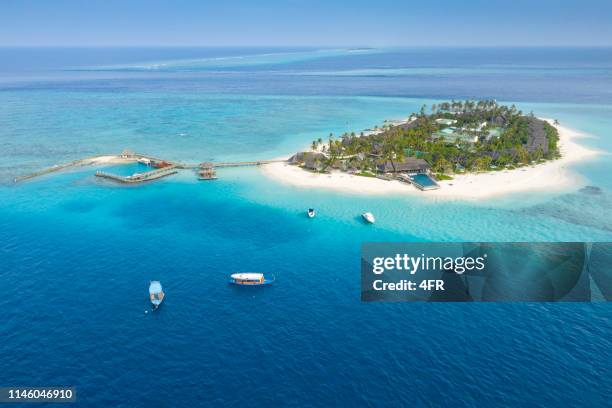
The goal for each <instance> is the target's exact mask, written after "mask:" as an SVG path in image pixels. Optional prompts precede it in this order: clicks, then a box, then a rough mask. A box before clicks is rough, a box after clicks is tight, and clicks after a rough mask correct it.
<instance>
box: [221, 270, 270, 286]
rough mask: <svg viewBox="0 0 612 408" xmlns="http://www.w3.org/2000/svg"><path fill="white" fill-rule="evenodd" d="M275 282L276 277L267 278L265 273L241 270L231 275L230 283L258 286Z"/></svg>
mask: <svg viewBox="0 0 612 408" xmlns="http://www.w3.org/2000/svg"><path fill="white" fill-rule="evenodd" d="M272 282H274V277H272V278H271V279H270V278H266V277H265V276H264V274H263V273H255V272H241V273H234V274H232V275H231V276H230V283H231V284H233V285H245V286H249V285H251V286H257V285H269V284H271V283H272Z"/></svg>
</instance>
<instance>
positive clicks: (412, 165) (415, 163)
mask: <svg viewBox="0 0 612 408" xmlns="http://www.w3.org/2000/svg"><path fill="white" fill-rule="evenodd" d="M377 168H378V171H380V172H381V173H427V172H428V171H429V169H431V166H430V165H429V163H427V162H426V161H425V160H423V159H417V158H416V157H406V158H404V160H402V161H399V162H393V163H392V162H391V161H387V162H385V163H384V164H379V165H378V166H377Z"/></svg>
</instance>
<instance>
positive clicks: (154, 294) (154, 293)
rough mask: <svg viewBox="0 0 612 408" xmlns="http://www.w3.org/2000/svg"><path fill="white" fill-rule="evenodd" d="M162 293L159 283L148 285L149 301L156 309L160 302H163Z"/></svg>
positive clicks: (153, 282) (154, 282) (152, 282)
mask: <svg viewBox="0 0 612 408" xmlns="http://www.w3.org/2000/svg"><path fill="white" fill-rule="evenodd" d="M164 296H165V294H164V291H163V289H162V285H161V282H160V281H151V283H150V284H149V298H150V299H151V303H152V304H153V306H154V307H155V309H157V308H158V307H159V305H161V302H162V301H163V300H164Z"/></svg>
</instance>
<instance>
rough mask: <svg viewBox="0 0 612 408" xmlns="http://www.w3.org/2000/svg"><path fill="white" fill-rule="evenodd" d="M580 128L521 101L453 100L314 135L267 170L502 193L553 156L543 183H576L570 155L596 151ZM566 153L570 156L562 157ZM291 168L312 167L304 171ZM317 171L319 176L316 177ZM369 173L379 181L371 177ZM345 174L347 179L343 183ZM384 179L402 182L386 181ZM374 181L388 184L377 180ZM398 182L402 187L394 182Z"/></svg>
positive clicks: (294, 179)
mask: <svg viewBox="0 0 612 408" xmlns="http://www.w3.org/2000/svg"><path fill="white" fill-rule="evenodd" d="M575 135H577V133H576V132H573V131H571V130H569V129H566V128H563V127H561V126H560V125H559V123H558V122H557V121H556V120H545V119H541V118H538V117H536V116H535V115H534V114H533V112H530V113H523V112H522V111H520V110H519V109H517V107H516V106H514V105H510V106H508V105H502V104H498V103H497V102H496V101H495V100H478V101H473V100H466V101H454V100H453V101H450V102H443V103H439V104H434V105H432V106H430V107H428V106H425V105H424V106H423V107H422V108H421V110H420V112H418V113H413V114H412V115H410V116H409V117H408V118H407V119H406V120H400V121H385V123H384V124H383V125H382V126H381V127H375V128H373V129H365V130H364V131H361V132H359V133H344V134H343V135H341V136H340V137H338V138H335V137H334V135H333V134H329V136H328V137H327V140H325V141H324V140H323V138H319V139H317V140H314V141H312V143H311V144H310V146H309V147H310V148H309V150H306V151H300V152H298V153H296V154H294V155H293V156H291V157H290V158H289V159H288V162H289V163H290V164H291V165H292V166H287V165H280V164H277V165H275V166H273V167H274V171H273V172H272V171H268V172H267V173H268V174H269V175H270V176H271V177H273V178H277V179H279V180H281V181H282V180H284V181H287V182H289V183H292V184H298V185H303V186H314V187H316V186H320V187H333V186H332V185H331V184H330V182H329V181H323V180H331V179H335V180H336V184H337V185H344V186H345V187H350V188H348V189H349V190H353V191H356V192H361V190H363V192H380V193H383V192H399V191H400V190H399V189H398V188H396V187H398V186H397V184H398V182H399V183H402V184H411V185H413V186H415V187H417V188H418V189H419V190H435V189H439V188H440V186H444V187H446V186H448V187H456V186H462V185H465V184H476V185H478V184H480V186H481V187H482V188H479V189H478V190H479V191H476V190H477V189H476V188H474V187H475V186H471V187H470V190H471V193H469V194H453V195H455V196H457V195H459V196H466V197H467V196H472V197H474V198H476V197H477V196H478V197H482V196H486V195H495V194H496V193H499V192H501V190H503V185H504V184H512V183H515V182H516V178H517V176H518V175H519V174H520V175H521V177H520V178H521V179H523V181H525V180H526V179H527V176H533V175H534V174H536V173H541V171H539V172H536V171H534V170H536V169H537V170H540V169H542V168H546V165H547V164H551V163H558V164H557V165H556V166H548V167H555V168H556V173H555V172H551V171H548V173H549V174H548V176H549V177H548V180H547V179H546V178H545V177H540V179H539V180H538V182H537V183H536V184H537V186H538V188H541V187H548V186H550V187H551V188H554V187H560V186H561V185H562V184H563V185H568V184H569V176H568V174H563V175H561V174H560V173H559V170H561V169H562V170H563V171H564V172H565V164H567V162H569V161H574V160H577V159H579V158H582V157H584V156H586V155H589V154H591V153H593V152H591V151H589V150H587V149H585V148H584V147H582V146H580V145H578V144H575V143H573V142H572V141H571V140H570V139H571V138H572V136H575ZM562 136H565V138H564V140H563V142H565V144H566V145H568V144H571V149H569V152H562V149H561V146H562V144H563V143H562V140H561V139H562ZM562 155H563V157H564V158H565V159H566V160H565V162H564V161H563V160H560V159H561V157H562ZM565 156H567V157H565ZM281 166H282V167H284V170H283V169H281ZM290 167H294V168H295V169H296V170H298V171H300V172H302V173H304V174H303V175H302V176H301V177H300V176H299V175H298V174H297V172H296V171H295V170H293V169H290ZM304 170H306V171H304ZM518 172H521V173H518ZM530 173H531V174H530ZM308 174H310V175H311V176H312V177H309V176H306V175H308ZM497 174H499V176H498V177H497V181H496V182H498V183H501V184H502V186H494V185H491V187H494V188H487V187H486V186H485V184H483V183H482V181H483V180H484V176H485V175H488V176H494V175H497ZM501 174H506V175H508V174H510V175H511V177H508V176H505V177H502V176H501ZM316 176H319V182H315V180H316V179H317V177H316ZM321 176H322V177H321ZM346 176H348V177H351V178H358V179H361V180H362V181H361V182H359V181H356V180H354V183H353V184H354V185H353V186H348V184H349V183H347V182H346V181H347V178H346ZM367 177H369V178H373V179H374V180H372V182H369V181H365V180H363V179H364V178H367ZM342 178H343V179H344V182H340V179H342ZM477 178H478V181H477ZM377 179H381V180H385V181H392V182H393V183H395V184H391V183H388V185H387V186H386V187H382V185H381V183H380V181H381V180H377ZM529 179H530V182H529V183H523V184H524V185H522V186H520V188H510V190H517V191H518V190H525V189H528V188H529V187H530V186H532V187H534V186H535V184H534V179H535V178H534V177H529ZM374 181H376V182H377V184H376V185H378V186H380V187H375V186H376V185H375V184H373V182H374ZM510 182H512V183H510ZM366 185H369V186H371V187H372V188H368V187H367V186H366ZM391 185H393V186H394V187H393V188H390V186H391ZM515 187H516V186H515ZM483 189H484V190H483ZM413 190H414V189H413ZM454 190H457V189H454ZM463 190H466V189H465V188H463ZM506 190H508V189H506ZM463 193H465V191H463ZM474 193H477V194H474ZM436 194H437V195H446V193H440V192H436Z"/></svg>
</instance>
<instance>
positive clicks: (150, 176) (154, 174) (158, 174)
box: [96, 165, 178, 184]
mask: <svg viewBox="0 0 612 408" xmlns="http://www.w3.org/2000/svg"><path fill="white" fill-rule="evenodd" d="M176 173H178V171H177V170H176V165H171V166H168V167H163V168H161V169H155V170H151V171H147V172H145V173H136V174H132V175H131V176H118V175H116V174H111V173H106V172H104V171H97V172H96V177H102V178H106V179H109V180H113V181H117V182H119V183H125V184H135V183H144V182H145V181H152V180H157V179H160V178H162V177H166V176H170V175H172V174H176Z"/></svg>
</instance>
